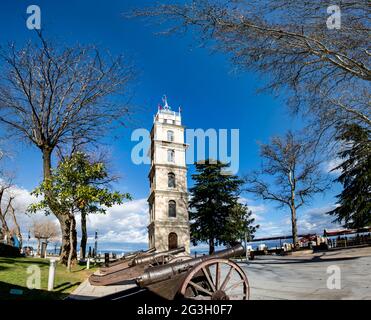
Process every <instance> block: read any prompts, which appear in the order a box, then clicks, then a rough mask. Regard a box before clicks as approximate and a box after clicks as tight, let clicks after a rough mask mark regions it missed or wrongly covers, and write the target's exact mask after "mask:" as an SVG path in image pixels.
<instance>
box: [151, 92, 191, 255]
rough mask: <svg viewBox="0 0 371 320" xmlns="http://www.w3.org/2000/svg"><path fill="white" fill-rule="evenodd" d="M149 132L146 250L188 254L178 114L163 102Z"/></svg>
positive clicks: (181, 130) (184, 170)
mask: <svg viewBox="0 0 371 320" xmlns="http://www.w3.org/2000/svg"><path fill="white" fill-rule="evenodd" d="M163 102H164V106H163V107H160V106H159V110H158V112H157V114H156V115H155V117H154V121H153V127H152V130H151V149H150V157H151V170H150V172H149V175H148V177H149V181H150V195H149V197H148V205H149V215H150V222H149V226H148V235H149V246H150V248H156V251H165V250H170V249H173V248H177V247H181V246H184V247H185V248H186V251H187V252H188V253H189V251H190V247H189V246H190V236H189V219H188V203H187V202H188V193H187V166H186V161H185V159H186V148H187V145H186V144H185V143H184V127H183V126H182V123H181V113H180V110H179V112H174V111H172V110H171V108H170V107H169V105H168V104H167V99H166V96H164V98H163Z"/></svg>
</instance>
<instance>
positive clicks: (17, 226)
mask: <svg viewBox="0 0 371 320" xmlns="http://www.w3.org/2000/svg"><path fill="white" fill-rule="evenodd" d="M10 212H11V213H12V216H13V221H14V225H15V228H16V236H17V238H18V240H19V247H20V249H22V247H23V238H22V233H21V228H20V227H19V224H18V221H17V218H16V216H15V211H14V208H13V206H11V207H10Z"/></svg>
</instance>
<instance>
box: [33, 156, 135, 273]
mask: <svg viewBox="0 0 371 320" xmlns="http://www.w3.org/2000/svg"><path fill="white" fill-rule="evenodd" d="M109 181H110V179H109V175H108V172H107V168H106V166H105V165H104V163H102V162H92V161H90V159H89V157H88V155H86V154H84V153H82V152H77V153H74V154H72V156H70V157H68V158H65V159H64V160H63V161H61V162H60V163H59V164H58V167H57V168H56V169H55V170H53V171H52V174H51V179H49V180H46V181H44V182H43V183H42V184H41V185H40V186H39V187H38V188H36V189H35V190H34V191H33V192H32V193H33V194H34V195H36V196H37V197H38V196H44V195H45V193H47V192H52V193H53V195H55V197H56V198H55V202H56V203H58V206H59V207H60V209H61V211H63V212H66V214H68V215H69V217H68V218H69V219H70V221H71V224H70V229H69V237H70V242H71V243H72V244H73V246H72V250H70V252H69V256H68V260H67V266H68V269H69V270H70V268H71V263H72V261H73V260H74V259H76V246H77V238H76V220H75V216H76V214H77V213H80V214H81V216H82V217H83V216H86V214H89V213H106V209H107V208H109V207H111V206H113V205H114V204H121V203H122V202H123V200H124V199H131V196H130V195H129V194H128V193H119V192H116V191H114V192H113V191H111V190H110V188H109V185H108V182H109ZM48 203H49V202H48V200H47V199H45V197H44V199H43V200H41V201H40V202H38V203H36V204H33V205H31V206H30V208H29V211H31V212H36V211H37V210H45V213H46V214H49V213H50V212H51V211H50V208H49V206H48ZM85 245H86V242H85Z"/></svg>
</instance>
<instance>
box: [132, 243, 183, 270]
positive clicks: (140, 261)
mask: <svg viewBox="0 0 371 320" xmlns="http://www.w3.org/2000/svg"><path fill="white" fill-rule="evenodd" d="M184 251H185V248H184V247H180V248H176V249H172V250H168V251H162V252H157V253H152V254H149V255H145V256H140V257H138V258H135V259H133V260H132V261H131V262H130V263H129V266H136V265H138V264H143V263H152V262H156V260H157V259H158V258H161V257H163V256H166V255H173V254H178V253H182V252H184Z"/></svg>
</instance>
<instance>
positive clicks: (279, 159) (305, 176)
mask: <svg viewBox="0 0 371 320" xmlns="http://www.w3.org/2000/svg"><path fill="white" fill-rule="evenodd" d="M309 149H310V148H309V146H307V145H306V144H305V143H303V142H302V141H300V140H299V139H296V138H295V137H294V135H293V134H292V133H291V132H288V133H287V134H286V136H285V137H284V138H281V137H274V138H272V140H271V143H270V144H261V146H260V155H261V157H262V160H263V163H262V168H261V170H258V171H255V172H253V173H252V174H251V175H249V176H247V177H246V183H247V186H246V191H247V192H250V193H253V194H255V195H256V196H258V197H259V198H261V199H263V200H269V201H273V202H276V203H277V204H278V207H288V208H289V209H290V213H291V224H292V237H293V243H294V245H295V246H296V247H297V246H298V231H297V210H298V209H299V208H300V207H302V206H304V205H305V204H307V203H308V201H309V200H310V199H311V198H312V196H313V195H315V194H317V193H319V192H323V191H324V190H325V189H326V181H325V179H324V177H323V173H322V172H321V171H320V163H319V162H318V161H316V160H315V159H314V158H313V156H311V155H310V154H311V152H309V151H310V150H309Z"/></svg>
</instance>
